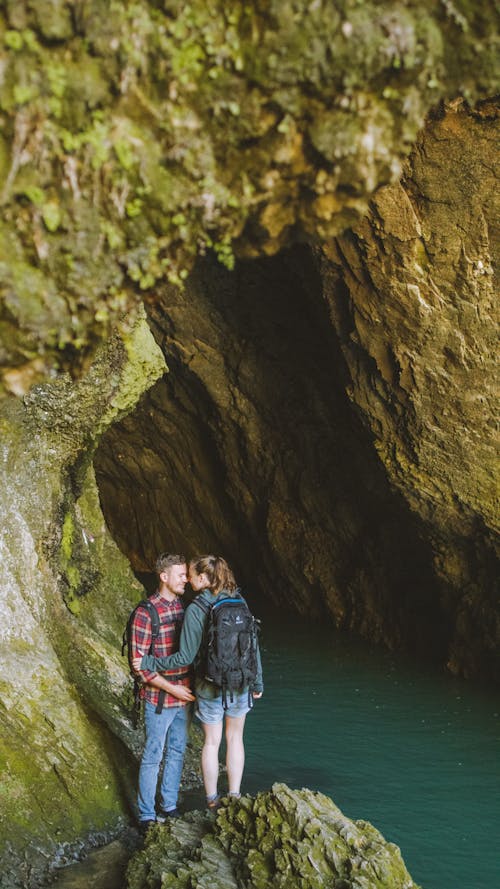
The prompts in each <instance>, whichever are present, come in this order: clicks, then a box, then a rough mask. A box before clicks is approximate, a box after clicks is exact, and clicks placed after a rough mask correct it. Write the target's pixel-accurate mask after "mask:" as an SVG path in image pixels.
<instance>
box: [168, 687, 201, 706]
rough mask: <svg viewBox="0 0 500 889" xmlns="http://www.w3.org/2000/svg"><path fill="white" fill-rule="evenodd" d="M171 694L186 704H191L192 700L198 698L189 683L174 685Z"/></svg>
mask: <svg viewBox="0 0 500 889" xmlns="http://www.w3.org/2000/svg"><path fill="white" fill-rule="evenodd" d="M169 694H171V695H173V697H174V698H178V700H179V701H183V702H184V703H185V704H190V703H191V701H195V700H196V698H195V696H194V694H193V692H192V691H191V689H190V688H189V686H188V685H173V686H172V688H171V689H170V691H169Z"/></svg>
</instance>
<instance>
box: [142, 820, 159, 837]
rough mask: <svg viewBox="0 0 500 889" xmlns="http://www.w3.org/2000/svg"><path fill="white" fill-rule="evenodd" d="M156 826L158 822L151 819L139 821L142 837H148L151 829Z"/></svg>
mask: <svg viewBox="0 0 500 889" xmlns="http://www.w3.org/2000/svg"><path fill="white" fill-rule="evenodd" d="M153 824H156V821H153V820H152V819H149V820H148V821H139V833H140V835H141V836H142V837H144V836H146V834H147V832H148V830H149V828H150V827H152V826H153Z"/></svg>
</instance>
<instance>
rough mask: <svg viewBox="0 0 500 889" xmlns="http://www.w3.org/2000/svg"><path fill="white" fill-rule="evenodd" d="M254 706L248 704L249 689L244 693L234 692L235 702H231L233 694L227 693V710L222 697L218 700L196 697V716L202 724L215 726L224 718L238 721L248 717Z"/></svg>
mask: <svg viewBox="0 0 500 889" xmlns="http://www.w3.org/2000/svg"><path fill="white" fill-rule="evenodd" d="M251 708H252V704H249V703H248V688H245V689H244V690H243V691H233V700H232V701H231V693H230V692H228V693H227V710H224V707H223V705H222V695H221V694H220V695H219V696H218V697H217V698H201V697H199V696H197V697H196V710H195V713H196V716H197V717H198V719H199V720H200V722H204V723H206V724H208V725H215V724H216V723H218V722H222V720H223V718H224V716H230V717H231V718H232V719H236V718H238V717H240V716H246V714H247V713H248V711H249V710H251Z"/></svg>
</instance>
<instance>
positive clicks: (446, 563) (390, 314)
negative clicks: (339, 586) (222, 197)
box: [320, 103, 500, 680]
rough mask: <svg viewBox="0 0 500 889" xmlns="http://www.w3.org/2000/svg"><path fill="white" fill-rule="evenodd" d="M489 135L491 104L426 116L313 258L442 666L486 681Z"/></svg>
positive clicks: (491, 314)
mask: <svg viewBox="0 0 500 889" xmlns="http://www.w3.org/2000/svg"><path fill="white" fill-rule="evenodd" d="M498 134H499V127H498V109H497V107H495V105H493V104H491V103H485V104H484V106H483V107H482V108H481V109H479V110H478V111H477V112H476V113H470V111H468V110H467V108H466V107H465V106H464V105H463V104H462V103H456V104H455V107H454V108H453V109H449V111H448V113H446V114H440V115H436V117H435V118H434V119H432V120H431V121H430V122H429V124H428V126H427V127H426V129H425V131H424V133H423V134H422V136H421V138H420V140H419V143H418V145H417V147H416V149H415V151H414V153H413V154H412V157H411V160H410V163H409V164H408V166H407V168H406V170H405V175H404V177H403V180H402V181H401V183H400V184H399V185H397V186H392V187H389V188H385V189H382V190H381V191H380V192H379V193H378V194H377V196H376V198H375V199H374V201H373V206H372V210H371V212H370V214H368V215H367V217H366V219H365V220H364V221H363V222H362V223H361V224H360V225H357V226H355V227H354V228H353V229H352V231H350V232H349V233H346V235H345V236H341V237H340V238H338V239H337V240H336V241H335V242H333V243H330V244H328V245H327V246H325V248H324V250H323V254H322V257H321V259H320V262H321V267H322V270H323V276H324V281H325V290H324V293H325V298H326V300H327V304H328V306H329V311H330V314H331V318H332V322H333V324H334V326H335V328H336V330H337V331H338V334H339V339H340V343H341V349H342V354H343V355H344V357H345V360H346V363H347V366H348V380H347V386H346V391H347V392H348V394H349V398H350V399H351V401H352V403H353V405H355V406H356V409H357V410H358V412H359V414H360V416H361V417H362V419H363V422H364V423H366V425H367V426H368V427H369V429H370V430H371V433H372V435H373V444H374V447H375V449H376V451H377V453H378V455H379V457H380V460H381V462H382V464H383V465H384V468H385V470H386V472H387V475H388V478H389V480H390V482H391V484H392V485H393V486H394V487H395V488H396V489H397V490H398V491H400V492H401V494H402V496H403V497H404V499H405V500H406V502H407V503H408V505H409V507H410V509H411V511H412V513H414V514H416V515H418V516H420V518H421V519H422V520H423V523H424V525H425V529H426V530H425V536H426V538H427V540H428V541H429V542H430V545H431V548H432V552H433V566H434V572H435V575H436V577H437V578H439V579H440V580H442V581H443V582H444V584H443V585H442V589H441V607H442V610H443V611H444V612H445V613H446V615H447V620H448V622H449V626H450V630H451V640H450V645H449V650H448V666H449V668H450V669H452V670H453V671H457V672H462V673H464V674H465V675H477V674H481V675H483V676H485V677H486V678H487V679H489V680H492V679H495V680H498V677H499V675H500V661H499V647H498V643H499V640H500V594H499V587H498V553H499V548H498V543H499V538H498V529H499V526H498V516H499V513H498V439H497V432H496V428H495V427H496V423H495V415H496V403H497V399H498V357H497V352H498V350H497V342H496V329H497V326H498V324H497V322H498V308H497V294H498V286H497V282H496V280H495V269H496V268H497V267H498V258H499V248H500V240H499V232H498V218H499V211H500V202H499V197H498V189H497V188H496V181H497V175H498V170H497V169H496V168H497V164H498V160H497V158H496V154H497V151H496V145H497V143H498ZM431 613H432V611H431ZM429 620H431V615H429Z"/></svg>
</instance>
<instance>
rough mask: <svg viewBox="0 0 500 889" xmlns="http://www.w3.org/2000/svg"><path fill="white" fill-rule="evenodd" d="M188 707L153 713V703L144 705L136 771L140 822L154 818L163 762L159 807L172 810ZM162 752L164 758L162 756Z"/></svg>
mask: <svg viewBox="0 0 500 889" xmlns="http://www.w3.org/2000/svg"><path fill="white" fill-rule="evenodd" d="M190 709H191V708H190V707H189V705H186V706H184V707H164V708H163V710H162V711H161V713H155V706H154V704H150V703H149V701H146V702H145V704H144V724H145V728H146V743H145V745H144V751H143V754H142V759H141V767H140V769H139V793H138V795H137V805H138V809H139V820H140V821H154V820H155V818H156V810H155V797H156V785H157V783H158V774H159V771H160V766H161V762H162V759H163V758H164V759H165V762H164V768H163V777H162V780H161V787H160V805H161V807H162V809H165V810H166V811H168V810H169V809H175V807H176V805H177V794H178V793H179V784H180V780H181V774H182V765H183V762H184V751H185V749H186V743H187V735H188V726H189V716H190V713H189V711H190ZM164 753H165V757H164Z"/></svg>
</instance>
